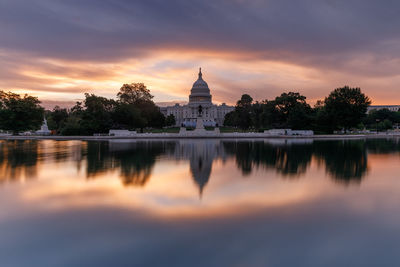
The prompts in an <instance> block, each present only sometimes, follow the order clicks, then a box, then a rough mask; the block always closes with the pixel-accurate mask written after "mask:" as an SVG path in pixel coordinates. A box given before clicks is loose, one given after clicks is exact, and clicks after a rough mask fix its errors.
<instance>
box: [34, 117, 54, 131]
mask: <svg viewBox="0 0 400 267" xmlns="http://www.w3.org/2000/svg"><path fill="white" fill-rule="evenodd" d="M36 134H38V135H50V134H51V131H50V130H49V127H48V126H47V120H46V118H44V120H43V124H42V126H41V127H40V130H39V131H36Z"/></svg>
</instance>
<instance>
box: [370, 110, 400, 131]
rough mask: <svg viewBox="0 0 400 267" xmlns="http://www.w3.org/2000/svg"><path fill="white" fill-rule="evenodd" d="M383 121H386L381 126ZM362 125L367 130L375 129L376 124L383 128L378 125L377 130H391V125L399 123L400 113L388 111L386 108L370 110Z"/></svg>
mask: <svg viewBox="0 0 400 267" xmlns="http://www.w3.org/2000/svg"><path fill="white" fill-rule="evenodd" d="M384 121H386V123H385V124H382V123H383V122H384ZM363 123H364V124H365V125H367V127H369V128H376V127H377V124H381V126H383V127H379V125H378V129H379V130H387V129H391V128H392V126H393V124H398V123H400V112H395V111H390V110H389V109H386V108H385V109H379V110H372V111H371V112H369V114H368V115H367V117H365V118H364V120H363ZM389 126H390V127H389ZM387 127H389V128H387Z"/></svg>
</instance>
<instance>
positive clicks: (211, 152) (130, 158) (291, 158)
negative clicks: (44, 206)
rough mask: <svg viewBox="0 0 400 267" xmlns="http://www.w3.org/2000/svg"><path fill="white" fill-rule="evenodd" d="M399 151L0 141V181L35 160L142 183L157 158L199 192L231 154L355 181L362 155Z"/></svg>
mask: <svg viewBox="0 0 400 267" xmlns="http://www.w3.org/2000/svg"><path fill="white" fill-rule="evenodd" d="M399 152H400V139H395V138H390V139H366V140H329V141H328V140H320V141H313V140H311V139H308V140H306V139H303V140H302V139H288V140H285V139H271V140H256V141H254V140H253V141H246V140H235V141H228V140H217V139H215V140H212V139H208V140H193V139H187V140H175V141H172V140H171V141H154V140H153V141H126V140H112V141H104V142H97V141H91V142H80V141H78V142H77V141H74V142H72V141H71V142H57V141H33V140H25V141H0V182H4V181H8V180H10V181H11V180H22V179H31V178H32V177H36V176H37V175H36V173H37V171H38V168H39V166H40V163H41V162H43V161H46V163H51V164H58V163H59V162H66V161H73V162H77V163H78V165H77V168H78V170H79V168H80V166H81V164H86V176H87V178H89V179H91V178H95V177H99V176H102V175H104V174H106V173H108V172H110V171H117V172H118V174H119V177H120V179H121V182H122V183H123V185H126V186H130V185H133V186H144V185H146V183H147V182H148V181H149V179H150V178H151V175H152V171H153V168H154V166H155V164H156V162H157V160H158V159H159V158H160V157H161V156H162V157H163V158H164V159H174V160H177V161H185V162H188V163H189V167H190V168H189V171H190V174H191V177H192V179H193V182H194V183H195V185H196V186H197V188H198V190H199V194H200V196H201V195H202V193H203V191H204V189H205V187H206V186H207V184H208V182H209V180H210V176H211V173H212V166H213V162H214V161H215V160H216V159H222V162H225V161H226V160H228V159H229V158H231V159H233V160H234V161H235V163H236V166H237V168H238V169H239V170H240V171H241V172H242V175H243V176H250V175H251V174H252V172H254V171H255V170H257V169H260V168H265V169H272V170H276V171H277V172H278V173H279V174H280V176H281V177H297V176H299V175H301V174H303V173H305V172H307V170H308V168H309V166H310V165H311V162H312V161H313V160H314V161H315V162H317V163H318V164H319V165H318V166H320V167H322V168H324V169H325V170H326V173H327V174H328V175H329V176H330V177H332V179H334V180H335V181H337V182H339V183H341V184H345V185H348V184H351V183H360V182H361V181H362V179H363V178H364V177H365V175H366V174H367V172H368V154H369V153H370V154H374V153H377V154H389V153H399Z"/></svg>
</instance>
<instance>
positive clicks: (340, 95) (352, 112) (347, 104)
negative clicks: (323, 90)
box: [323, 86, 371, 130]
mask: <svg viewBox="0 0 400 267" xmlns="http://www.w3.org/2000/svg"><path fill="white" fill-rule="evenodd" d="M324 103H325V106H324V108H323V112H325V114H324V115H325V116H326V117H327V118H328V121H329V122H330V123H332V125H333V128H335V129H336V130H339V129H341V128H344V129H345V130H347V129H350V128H352V127H355V126H357V125H358V124H359V123H360V122H361V120H362V119H363V118H364V117H365V116H366V112H367V108H368V106H369V105H370V104H371V101H370V99H369V98H368V96H366V95H365V94H363V93H362V92H361V89H360V88H350V87H349V86H345V87H342V88H337V89H335V90H334V91H332V92H331V93H330V94H329V96H328V97H327V98H325V101H324Z"/></svg>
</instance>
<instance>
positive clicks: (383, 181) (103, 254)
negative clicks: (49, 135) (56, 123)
mask: <svg viewBox="0 0 400 267" xmlns="http://www.w3.org/2000/svg"><path fill="white" fill-rule="evenodd" d="M399 174H400V139H396V138H390V139H366V140H364V139H360V140H325V141H320V140H311V139H309V140H300V139H289V140H284V139H271V140H212V139H209V140H166V141H126V140H113V141H102V142H86V141H32V140H27V141H0V266H307V267H309V266H335V267H336V266H363V267H365V266H400V254H399V251H398V249H399V247H400V177H399Z"/></svg>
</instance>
